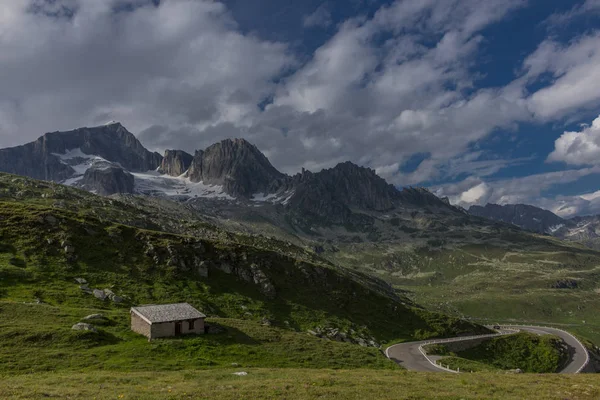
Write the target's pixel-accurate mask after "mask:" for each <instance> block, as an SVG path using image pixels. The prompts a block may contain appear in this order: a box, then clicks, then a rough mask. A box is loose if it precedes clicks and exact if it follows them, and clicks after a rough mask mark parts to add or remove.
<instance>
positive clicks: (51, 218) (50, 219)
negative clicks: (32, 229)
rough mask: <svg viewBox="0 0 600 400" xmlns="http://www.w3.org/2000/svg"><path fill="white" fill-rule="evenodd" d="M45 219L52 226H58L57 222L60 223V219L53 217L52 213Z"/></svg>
mask: <svg viewBox="0 0 600 400" xmlns="http://www.w3.org/2000/svg"><path fill="white" fill-rule="evenodd" d="M44 220H45V221H46V222H47V223H48V224H50V225H52V226H56V224H58V220H57V219H56V218H55V217H53V216H52V215H46V217H45V218H44Z"/></svg>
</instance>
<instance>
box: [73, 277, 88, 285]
mask: <svg viewBox="0 0 600 400" xmlns="http://www.w3.org/2000/svg"><path fill="white" fill-rule="evenodd" d="M75 282H77V283H79V284H80V285H85V284H87V281H86V280H85V279H83V278H75Z"/></svg>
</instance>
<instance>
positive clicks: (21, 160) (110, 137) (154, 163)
mask: <svg viewBox="0 0 600 400" xmlns="http://www.w3.org/2000/svg"><path fill="white" fill-rule="evenodd" d="M73 151H77V152H78V153H79V154H81V155H82V156H87V155H94V156H98V157H101V158H103V159H105V160H108V161H110V162H113V163H116V164H118V165H120V166H121V167H123V168H125V169H127V170H130V171H137V172H143V171H148V170H154V169H156V168H157V167H158V166H159V165H160V162H161V161H162V156H161V155H160V154H158V153H152V152H150V151H148V150H146V149H145V148H144V146H142V144H141V143H140V142H139V140H137V138H136V137H135V136H134V135H133V134H132V133H131V132H129V131H128V130H127V129H125V127H124V126H123V125H121V124H120V123H118V122H115V123H111V124H108V125H102V126H96V127H91V128H79V129H75V130H71V131H65V132H49V133H46V134H44V135H43V136H41V137H40V138H38V139H37V140H36V141H34V142H31V143H27V144H25V145H22V146H17V147H12V148H8V149H2V150H0V171H3V172H9V173H13V174H19V175H26V176H30V177H32V178H37V179H45V180H53V181H59V182H60V181H62V180H64V179H67V178H70V177H71V176H73V175H74V174H75V170H74V169H73V165H75V164H76V163H77V161H78V160H77V159H74V160H71V162H65V160H64V159H61V157H60V156H61V155H64V154H67V153H68V152H73ZM79 158H82V157H79Z"/></svg>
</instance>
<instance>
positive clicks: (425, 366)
mask: <svg viewBox="0 0 600 400" xmlns="http://www.w3.org/2000/svg"><path fill="white" fill-rule="evenodd" d="M503 327H505V328H512V329H520V330H524V331H528V332H532V333H535V334H538V335H544V334H551V335H556V336H558V337H560V338H562V339H563V340H564V341H565V343H566V344H567V345H568V346H569V351H570V354H569V355H570V359H569V361H568V363H567V365H566V366H565V367H564V368H563V369H562V370H561V371H559V373H560V374H574V373H576V372H577V371H578V370H579V369H580V368H581V367H582V366H583V365H585V364H586V363H587V359H588V353H587V350H586V349H585V347H583V346H582V345H581V344H580V343H579V342H578V341H577V340H576V339H575V338H574V337H573V336H571V335H570V334H568V333H567V332H564V331H561V330H558V329H554V328H546V327H542V326H503ZM485 336H490V335H482V336H480V337H485ZM454 339H455V340H450V341H460V340H464V338H461V337H457V338H454ZM429 342H431V341H427V340H423V341H419V342H408V343H400V344H395V345H393V346H390V347H388V348H387V349H386V350H385V354H386V355H387V357H388V358H389V359H391V360H393V361H395V362H396V363H398V364H400V365H401V366H403V367H404V368H406V369H408V370H412V371H422V372H447V371H445V370H443V369H441V368H438V367H435V366H433V365H432V364H431V363H430V362H429V361H428V360H427V359H426V358H425V356H423V354H421V352H420V351H419V346H421V345H422V344H425V343H429Z"/></svg>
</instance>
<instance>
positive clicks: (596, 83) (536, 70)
mask: <svg viewBox="0 0 600 400" xmlns="http://www.w3.org/2000/svg"><path fill="white" fill-rule="evenodd" d="M524 68H525V69H526V71H527V72H526V75H525V79H527V80H529V81H530V82H535V81H536V80H537V79H538V78H540V77H543V74H549V75H550V76H551V77H552V82H551V84H550V85H547V86H545V87H543V88H541V89H539V90H537V91H536V92H534V93H533V94H531V96H530V97H529V99H528V105H529V108H530V109H531V111H532V112H533V113H534V114H535V116H536V117H537V118H539V119H540V120H552V119H558V118H560V117H562V116H564V115H566V114H567V113H569V112H573V111H577V110H579V109H582V108H587V109H590V108H592V107H597V106H598V105H600V33H593V34H590V35H587V36H584V37H581V38H579V39H578V40H576V41H573V42H571V43H569V44H566V45H561V44H560V43H557V42H554V41H552V40H546V41H544V42H543V43H542V44H540V46H539V47H538V48H537V50H536V51H535V52H534V53H533V54H531V55H529V56H528V57H527V59H526V60H525V62H524Z"/></svg>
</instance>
